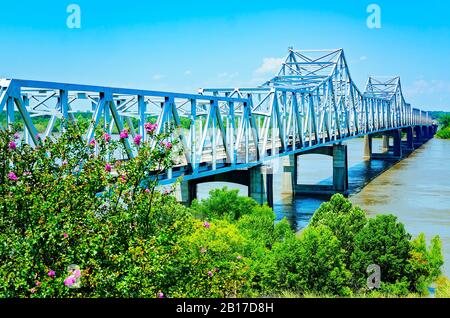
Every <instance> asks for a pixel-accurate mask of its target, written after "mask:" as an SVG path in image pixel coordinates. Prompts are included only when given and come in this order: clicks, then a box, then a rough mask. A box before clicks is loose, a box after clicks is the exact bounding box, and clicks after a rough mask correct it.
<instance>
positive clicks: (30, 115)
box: [0, 79, 253, 170]
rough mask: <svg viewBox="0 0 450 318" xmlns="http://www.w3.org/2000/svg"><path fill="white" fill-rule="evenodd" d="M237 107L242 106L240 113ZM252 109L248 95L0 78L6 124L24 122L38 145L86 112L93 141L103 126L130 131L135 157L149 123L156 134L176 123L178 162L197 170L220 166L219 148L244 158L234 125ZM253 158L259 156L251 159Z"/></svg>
mask: <svg viewBox="0 0 450 318" xmlns="http://www.w3.org/2000/svg"><path fill="white" fill-rule="evenodd" d="M235 105H237V106H238V109H236V111H235V108H236V107H235ZM247 107H248V100H247V99H245V98H232V97H225V96H204V95H200V94H182V93H172V92H160V91H150V90H136V89H128V88H113V87H101V86H90V85H78V84H65V83H52V82H40V81H27V80H16V79H12V80H6V79H4V80H0V110H1V114H2V117H0V119H2V121H3V122H1V121H0V127H1V128H3V126H4V127H8V126H11V125H13V124H14V123H17V122H21V123H22V127H23V134H24V141H25V142H26V143H29V144H31V145H35V144H37V143H38V138H57V137H58V136H59V134H60V133H61V132H62V131H63V127H62V123H63V120H64V121H76V120H77V114H83V116H84V117H87V119H88V120H89V121H90V126H89V128H88V130H87V131H86V132H85V134H84V138H85V139H86V143H87V144H88V143H89V142H90V141H91V140H92V139H93V138H94V132H95V129H96V127H99V126H101V127H102V128H103V130H104V131H105V132H107V133H110V134H113V135H114V133H115V134H116V137H117V134H118V132H120V131H122V130H124V129H127V130H128V131H129V135H130V137H129V138H128V139H125V140H124V144H125V148H126V157H128V158H131V157H133V156H134V155H135V151H134V150H133V147H131V145H130V144H131V142H132V138H134V137H135V136H136V135H138V134H140V135H141V136H142V137H143V138H147V132H146V127H145V123H147V122H152V123H155V124H157V128H156V133H161V132H162V131H163V130H164V129H167V127H168V125H173V126H174V127H175V130H174V133H173V135H172V137H171V138H178V139H179V140H180V141H181V142H180V146H181V148H182V149H181V151H182V153H183V156H182V158H178V160H179V162H178V164H179V165H184V166H189V167H190V169H191V170H196V169H198V167H199V165H200V164H202V163H208V162H209V163H212V165H213V166H215V165H216V164H217V162H219V161H220V160H219V158H218V157H219V152H220V156H221V157H222V159H224V160H225V161H226V162H228V163H231V164H236V163H237V162H238V160H239V155H240V154H239V150H241V149H243V148H244V145H242V146H239V147H238V146H234V144H235V141H234V138H233V135H236V136H235V137H236V138H242V136H241V135H242V129H243V128H242V127H239V126H238V127H234V126H235V125H237V124H238V123H239V121H240V120H241V118H240V117H242V115H243V114H244V113H245V109H246V108H247ZM224 112H225V113H226V114H225V113H224ZM39 118H45V119H46V120H45V124H46V129H45V131H44V132H40V135H39V133H38V130H37V128H36V125H35V124H36V121H37V119H39ZM58 125H61V127H57V126H58ZM239 125H241V126H242V124H239ZM245 125H246V124H245ZM225 127H226V128H225ZM231 127H233V129H234V128H236V131H237V134H231V133H227V131H225V129H228V130H229V129H231ZM212 132H215V133H212ZM219 139H221V140H222V144H223V147H222V148H221V149H218V148H217V147H213V146H212V145H214V144H217V143H219ZM240 157H242V155H241V156H240ZM250 160H253V158H249V157H248V158H247V162H249V161H250ZM240 161H243V159H242V158H240Z"/></svg>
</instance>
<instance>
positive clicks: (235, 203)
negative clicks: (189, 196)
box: [192, 187, 257, 221]
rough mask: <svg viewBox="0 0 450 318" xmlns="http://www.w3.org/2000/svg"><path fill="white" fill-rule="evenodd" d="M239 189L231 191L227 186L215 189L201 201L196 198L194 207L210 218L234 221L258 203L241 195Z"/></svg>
mask: <svg viewBox="0 0 450 318" xmlns="http://www.w3.org/2000/svg"><path fill="white" fill-rule="evenodd" d="M238 193H239V191H238V190H231V191H229V190H228V189H227V187H224V188H223V189H215V190H212V191H211V192H210V193H209V195H210V196H209V198H208V199H206V200H202V201H201V202H199V201H198V200H194V202H193V203H192V209H193V210H196V211H198V212H200V213H201V215H202V216H203V217H205V218H208V219H215V218H226V219H227V220H230V221H233V220H237V219H239V218H240V217H241V216H242V215H244V214H247V213H250V212H251V211H252V209H253V208H254V207H256V206H257V203H256V201H255V200H253V199H252V198H247V197H240V196H239V195H238Z"/></svg>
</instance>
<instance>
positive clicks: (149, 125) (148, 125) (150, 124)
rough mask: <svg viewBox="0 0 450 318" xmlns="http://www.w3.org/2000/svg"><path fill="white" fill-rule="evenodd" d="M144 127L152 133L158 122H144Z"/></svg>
mask: <svg viewBox="0 0 450 318" xmlns="http://www.w3.org/2000/svg"><path fill="white" fill-rule="evenodd" d="M144 128H145V130H146V131H147V132H148V133H150V134H152V133H154V132H155V131H156V128H158V124H152V123H145V124H144Z"/></svg>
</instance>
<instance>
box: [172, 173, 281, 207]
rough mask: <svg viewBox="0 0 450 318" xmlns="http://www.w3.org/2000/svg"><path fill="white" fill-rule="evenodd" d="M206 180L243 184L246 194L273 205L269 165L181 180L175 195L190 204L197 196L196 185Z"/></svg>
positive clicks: (260, 201) (261, 202) (182, 201)
mask: <svg viewBox="0 0 450 318" xmlns="http://www.w3.org/2000/svg"><path fill="white" fill-rule="evenodd" d="M207 182H229V183H235V184H240V185H244V186H246V187H247V188H248V196H249V197H251V198H253V199H255V200H256V201H257V202H258V203H259V204H268V205H269V206H271V207H272V206H273V171H272V168H271V167H269V166H262V165H261V166H256V167H253V168H249V169H242V170H234V171H231V172H225V173H221V174H216V175H211V176H206V177H202V178H197V179H191V180H186V181H182V182H181V184H180V186H179V189H178V190H177V191H176V193H175V195H176V197H177V199H178V200H179V201H180V202H181V203H183V204H185V205H187V206H190V205H191V204H192V201H194V199H196V198H197V185H198V184H201V183H207Z"/></svg>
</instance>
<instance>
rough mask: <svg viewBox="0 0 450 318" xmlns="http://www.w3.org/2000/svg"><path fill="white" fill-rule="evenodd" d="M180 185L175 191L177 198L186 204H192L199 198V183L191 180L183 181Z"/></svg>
mask: <svg viewBox="0 0 450 318" xmlns="http://www.w3.org/2000/svg"><path fill="white" fill-rule="evenodd" d="M179 187H180V188H179V189H177V190H176V191H175V196H176V197H177V200H178V201H179V202H180V203H182V204H184V205H186V206H190V205H191V204H192V201H194V199H196V198H197V183H196V182H194V181H190V180H188V181H182V182H181V183H180V185H179Z"/></svg>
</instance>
